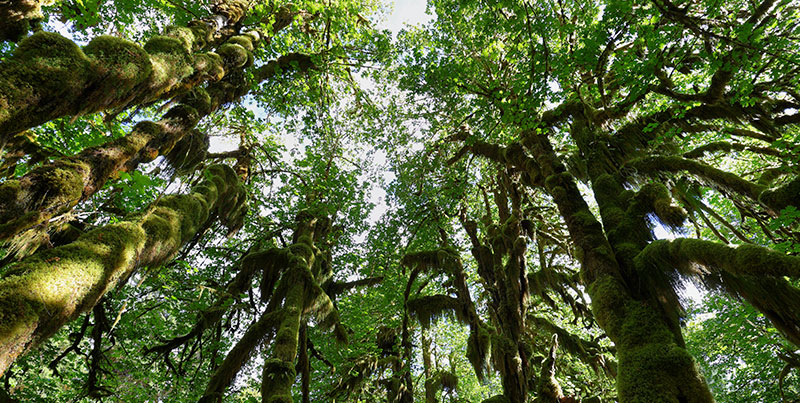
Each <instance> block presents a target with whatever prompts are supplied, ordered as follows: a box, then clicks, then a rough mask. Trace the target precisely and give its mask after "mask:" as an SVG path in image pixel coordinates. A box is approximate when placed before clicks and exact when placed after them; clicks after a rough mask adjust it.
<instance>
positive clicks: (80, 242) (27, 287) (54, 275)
mask: <svg viewBox="0 0 800 403" xmlns="http://www.w3.org/2000/svg"><path fill="white" fill-rule="evenodd" d="M228 170H231V169H230V168H227V169H226V168H216V169H215V171H216V172H218V173H221V174H223V175H225V176H228ZM213 178H218V179H220V180H219V181H217V182H219V184H221V186H224V188H223V191H227V189H228V188H229V187H230V188H233V187H235V186H236V182H233V183H226V182H224V181H222V180H221V178H219V176H213V175H212V178H211V179H207V180H206V185H204V186H203V188H205V189H210V188H212V187H216V186H218V184H217V183H214V184H213V185H208V182H214V181H213ZM234 179H235V174H234ZM198 187H199V186H198ZM215 201H216V199H214V202H215ZM206 203H208V202H207V201H205V197H204V196H202V195H200V194H198V193H196V192H195V193H192V194H190V195H185V196H170V197H166V198H163V199H161V201H159V202H157V203H156V204H155V205H154V206H153V208H151V209H150V210H149V211H147V212H146V213H144V214H142V215H141V216H134V217H131V218H129V219H128V220H126V221H123V222H121V223H118V224H113V225H107V226H104V227H101V228H98V229H96V230H93V231H91V232H88V233H86V234H84V235H82V236H80V237H79V238H78V239H77V240H76V241H74V242H72V243H70V244H68V245H65V246H61V247H57V248H53V249H48V250H45V251H41V252H39V253H36V254H34V255H32V256H30V257H28V258H26V259H23V260H22V261H21V262H19V263H17V264H16V265H15V266H14V267H13V268H12V270H9V271H7V272H6V273H5V275H4V276H3V278H2V279H1V280H0V351H4V352H9V351H12V353H8V355H5V357H10V359H11V360H13V358H14V357H16V355H18V354H20V353H21V352H23V351H25V350H26V349H28V348H31V347H34V346H35V345H36V343H38V342H41V341H43V340H46V339H47V338H48V337H50V336H51V335H52V334H53V333H54V332H55V331H56V330H58V329H59V328H60V327H61V326H63V325H64V324H65V323H66V322H68V321H70V320H72V319H74V318H76V317H77V316H78V315H80V314H81V313H83V312H86V311H88V310H90V309H91V308H92V307H93V306H94V304H95V303H97V301H98V300H99V299H100V298H101V297H102V296H103V295H104V294H105V293H106V292H107V291H108V290H110V289H112V288H114V286H115V285H116V284H117V283H118V282H119V281H120V280H121V279H123V278H126V277H127V276H129V275H130V273H131V271H132V270H134V269H135V268H136V267H138V266H142V265H154V264H159V263H161V262H163V261H164V260H166V259H167V258H169V257H171V256H172V255H174V254H175V253H177V251H178V250H179V249H180V247H181V245H182V243H183V242H185V241H186V240H188V239H190V238H191V237H192V236H193V235H194V234H195V233H196V231H197V230H198V229H199V228H200V226H201V225H202V224H203V223H204V221H205V217H207V211H208V208H209V207H213V206H209V205H207V204H206ZM42 313H46V315H45V314H42ZM0 364H2V363H1V362H0Z"/></svg>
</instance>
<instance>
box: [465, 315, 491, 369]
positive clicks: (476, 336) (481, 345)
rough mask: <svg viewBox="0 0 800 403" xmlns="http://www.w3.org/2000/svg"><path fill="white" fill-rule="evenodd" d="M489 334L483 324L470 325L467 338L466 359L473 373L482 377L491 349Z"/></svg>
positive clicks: (486, 367)
mask: <svg viewBox="0 0 800 403" xmlns="http://www.w3.org/2000/svg"><path fill="white" fill-rule="evenodd" d="M491 346H492V343H491V335H490V334H489V330H488V329H487V328H486V327H485V326H483V325H480V324H479V325H478V326H475V327H473V326H470V333H469V338H468V339H467V359H468V360H469V362H470V364H472V368H473V369H474V370H475V375H477V376H478V378H479V379H483V378H484V376H485V374H486V370H487V369H488V362H489V352H490V351H491Z"/></svg>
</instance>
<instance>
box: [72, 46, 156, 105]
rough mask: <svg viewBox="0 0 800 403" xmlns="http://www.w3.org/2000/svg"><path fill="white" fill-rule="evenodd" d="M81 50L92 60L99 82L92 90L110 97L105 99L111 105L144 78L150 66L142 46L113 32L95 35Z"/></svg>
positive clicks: (149, 72) (128, 94) (148, 73)
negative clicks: (111, 34)
mask: <svg viewBox="0 0 800 403" xmlns="http://www.w3.org/2000/svg"><path fill="white" fill-rule="evenodd" d="M83 51H84V52H85V53H86V55H88V56H89V57H90V58H92V59H93V60H94V62H95V71H96V74H97V75H98V77H99V80H98V81H97V84H98V85H99V86H100V87H98V88H97V90H96V93H97V94H98V95H100V96H104V97H111V98H112V99H113V101H107V102H106V104H108V105H113V104H114V103H113V102H115V101H117V100H118V99H127V98H128V97H129V96H130V91H131V90H132V89H134V88H135V87H136V86H137V85H139V84H141V83H142V82H144V81H145V80H146V79H147V78H148V77H149V76H150V74H151V73H152V70H153V68H152V65H151V63H150V57H149V55H148V54H147V52H145V50H144V49H142V47H140V46H139V45H136V44H135V43H133V42H130V41H127V40H125V39H122V38H117V37H115V36H108V35H102V36H99V37H96V38H94V39H92V41H91V42H89V44H88V45H86V47H85V48H84V49H83ZM103 106H105V105H100V106H99V107H103ZM94 109H97V108H93V110H94Z"/></svg>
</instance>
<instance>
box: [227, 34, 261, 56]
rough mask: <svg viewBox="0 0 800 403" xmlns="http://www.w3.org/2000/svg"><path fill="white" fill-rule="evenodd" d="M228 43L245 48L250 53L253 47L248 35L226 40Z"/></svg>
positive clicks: (251, 39) (251, 38)
mask: <svg viewBox="0 0 800 403" xmlns="http://www.w3.org/2000/svg"><path fill="white" fill-rule="evenodd" d="M227 42H228V43H233V44H236V45H239V46H241V47H243V48H245V49H246V50H247V51H248V52H252V51H253V50H254V49H255V47H254V46H253V37H252V36H250V35H235V36H232V37H230V39H228V40H227Z"/></svg>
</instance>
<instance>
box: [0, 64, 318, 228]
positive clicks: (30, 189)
mask: <svg viewBox="0 0 800 403" xmlns="http://www.w3.org/2000/svg"><path fill="white" fill-rule="evenodd" d="M293 66H296V67H297V69H299V70H301V71H307V70H309V69H312V68H314V66H313V64H311V62H310V58H309V57H308V56H306V55H302V54H288V55H285V56H281V57H280V58H278V60H276V61H272V62H270V63H267V64H266V65H264V66H262V67H261V68H259V69H258V70H256V72H255V76H256V80H257V81H256V82H260V81H262V80H266V79H269V78H272V77H273V76H274V75H275V74H277V72H278V71H283V70H285V69H289V68H292V67H293ZM250 86H251V83H249V82H247V81H246V80H245V78H244V76H243V75H242V74H230V75H229V76H228V77H226V79H225V80H223V81H220V82H217V83H212V84H211V85H210V86H209V87H208V90H206V89H203V88H195V89H194V90H193V91H192V92H190V93H189V94H187V95H186V96H184V97H182V99H181V101H180V103H179V104H178V105H175V106H173V107H172V108H170V110H169V111H168V112H167V113H166V114H165V115H164V117H163V119H162V120H160V121H158V122H150V121H144V122H139V123H138V124H137V125H136V126H134V128H133V131H132V132H131V133H130V134H128V135H127V136H125V137H122V138H120V139H117V140H113V141H111V142H109V143H106V144H103V145H100V146H97V147H92V148H89V149H87V150H84V151H82V152H81V153H79V154H78V155H75V156H73V157H68V158H65V159H62V160H57V161H55V162H53V163H50V164H47V165H43V166H41V167H38V168H35V169H34V170H32V171H31V172H29V173H28V174H26V175H24V176H23V177H21V178H19V179H12V180H8V181H6V182H4V183H3V184H2V185H0V223H3V224H0V240H7V239H9V238H11V237H13V236H14V235H16V234H19V233H21V232H22V231H25V230H27V229H30V228H32V227H34V226H36V225H39V224H41V223H43V222H46V221H47V220H49V219H50V218H51V217H53V216H56V215H59V214H63V213H66V212H68V211H69V210H71V209H72V208H73V207H74V206H75V205H76V204H78V203H79V202H80V201H82V200H86V199H88V198H89V197H90V196H91V195H93V194H94V193H95V192H96V191H97V190H99V189H101V188H102V187H103V186H104V185H105V183H106V182H107V181H108V180H110V179H112V178H114V177H116V176H117V175H119V172H132V171H133V170H135V169H136V168H137V166H138V165H139V164H140V163H143V162H149V161H152V160H153V159H155V158H156V157H157V156H158V155H163V154H165V153H167V152H169V151H170V150H171V149H172V148H173V147H174V146H175V144H176V143H177V142H178V141H180V140H181V139H182V138H183V137H184V136H186V135H187V134H189V133H191V132H192V130H193V129H194V127H195V125H196V124H197V122H198V121H199V120H200V119H201V118H202V117H204V116H206V115H208V114H210V113H211V112H213V111H215V110H217V108H219V107H220V106H221V105H224V104H226V103H230V102H233V101H235V100H237V99H239V98H241V97H242V96H244V95H245V94H246V93H247V92H248V91H249V88H250Z"/></svg>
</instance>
